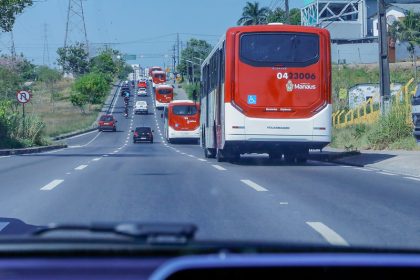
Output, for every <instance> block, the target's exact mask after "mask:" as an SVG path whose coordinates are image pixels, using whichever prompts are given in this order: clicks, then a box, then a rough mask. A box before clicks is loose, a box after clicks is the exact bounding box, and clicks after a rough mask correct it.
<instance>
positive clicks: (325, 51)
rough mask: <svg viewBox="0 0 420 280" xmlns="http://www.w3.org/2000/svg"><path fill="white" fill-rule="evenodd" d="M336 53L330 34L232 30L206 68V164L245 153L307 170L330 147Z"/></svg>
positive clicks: (289, 28)
mask: <svg viewBox="0 0 420 280" xmlns="http://www.w3.org/2000/svg"><path fill="white" fill-rule="evenodd" d="M330 57H331V51H330V35H329V32H328V31H327V30H326V29H321V28H315V27H306V26H295V25H257V26H241V27H233V28H229V29H228V30H227V32H226V34H225V35H224V36H223V37H222V38H221V40H220V41H219V43H218V44H217V45H216V46H215V47H214V49H213V50H212V51H211V53H210V54H209V55H208V57H207V58H206V59H205V60H204V62H203V64H202V68H201V83H202V92H201V117H200V118H201V122H200V123H201V135H200V137H201V145H202V147H203V149H204V152H205V156H206V157H217V159H218V161H223V160H232V159H237V158H239V157H240V155H241V154H244V153H268V154H269V156H270V158H273V159H281V158H282V157H283V156H284V159H285V160H286V161H288V162H305V161H306V160H307V157H308V153H309V149H322V148H323V147H325V146H326V145H327V144H328V143H329V142H330V141H331V114H332V107H331V60H330Z"/></svg>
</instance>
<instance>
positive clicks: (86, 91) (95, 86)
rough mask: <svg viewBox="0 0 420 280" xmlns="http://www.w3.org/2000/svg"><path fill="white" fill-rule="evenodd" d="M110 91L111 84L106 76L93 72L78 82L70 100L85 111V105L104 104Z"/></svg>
mask: <svg viewBox="0 0 420 280" xmlns="http://www.w3.org/2000/svg"><path fill="white" fill-rule="evenodd" d="M109 90H110V83H109V81H108V78H107V77H106V75H105V74H103V73H97V72H92V73H89V74H85V75H83V76H81V77H79V78H78V79H77V80H76V82H75V83H74V85H73V94H72V96H71V97H70V100H71V102H72V104H73V105H75V106H78V107H79V108H81V110H82V111H83V106H84V105H85V104H102V102H103V101H104V98H105V97H106V95H107V94H108V91H109Z"/></svg>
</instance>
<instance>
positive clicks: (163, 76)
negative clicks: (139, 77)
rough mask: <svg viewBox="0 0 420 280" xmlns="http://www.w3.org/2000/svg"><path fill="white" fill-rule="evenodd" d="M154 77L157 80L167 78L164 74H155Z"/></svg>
mask: <svg viewBox="0 0 420 280" xmlns="http://www.w3.org/2000/svg"><path fill="white" fill-rule="evenodd" d="M154 77H155V78H156V79H163V78H165V75H163V74H155V75H154Z"/></svg>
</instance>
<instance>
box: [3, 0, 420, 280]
mask: <svg viewBox="0 0 420 280" xmlns="http://www.w3.org/2000/svg"><path fill="white" fill-rule="evenodd" d="M18 1H24V0H18ZM27 1H29V0H27ZM60 1H61V0H60ZM89 1H91V0H88V1H87V2H89ZM92 1H93V2H95V0H92ZM217 1H218V2H217V3H222V2H223V5H226V9H233V8H235V9H237V8H238V3H239V2H240V1H239V0H234V2H235V3H236V4H235V5H233V4H232V3H230V4H228V3H225V2H224V1H219V0H217ZM30 2H31V4H30V5H29V6H28V7H30V6H31V5H32V1H30ZM34 2H35V1H34ZM61 2H63V1H61ZM65 2H66V4H68V5H69V8H68V17H69V18H68V21H67V23H66V24H67V25H69V24H70V25H71V20H70V19H71V18H70V15H71V14H72V13H75V11H76V10H77V9H79V8H80V7H82V6H83V5H86V4H84V3H83V4H82V2H84V1H76V0H69V1H68V2H67V0H66V1H65ZM129 2H130V1H129ZM146 2H147V1H146ZM163 2H165V1H163ZM242 2H243V3H242ZM242 2H241V3H240V4H241V6H240V7H239V11H242V16H241V17H238V19H235V21H233V22H231V23H229V22H228V21H227V20H226V21H225V22H224V21H222V20H220V21H221V22H223V25H222V27H220V28H219V27H218V28H216V27H214V30H215V31H214V32H216V31H220V32H219V33H220V34H218V35H217V37H216V36H214V35H210V34H201V33H193V32H192V33H188V32H185V33H182V32H176V33H173V34H171V35H170V36H172V37H173V38H175V40H174V41H171V42H170V44H171V45H170V52H169V54H167V53H164V54H163V55H162V54H160V53H159V54H158V52H159V51H160V49H159V47H161V45H163V44H166V43H167V42H168V41H165V40H169V39H168V38H169V37H170V36H169V35H161V34H159V32H163V31H162V30H166V29H168V28H169V29H171V28H172V27H171V26H169V25H170V24H171V23H172V24H173V25H174V26H176V25H177V24H178V23H177V22H169V21H168V20H167V19H166V18H165V17H164V16H162V17H159V18H154V19H153V20H152V19H150V21H146V22H150V26H151V27H154V28H155V29H156V30H154V29H152V30H151V31H150V36H149V37H146V35H144V36H140V35H138V34H136V35H133V34H132V33H130V35H129V36H130V37H129V39H130V40H128V39H127V40H125V41H123V40H120V41H118V42H112V43H111V42H107V43H104V44H103V45H104V48H97V49H95V50H93V47H92V45H95V44H96V45H100V44H99V43H92V44H91V45H90V46H88V45H87V43H88V40H87V37H86V41H85V42H82V43H80V42H77V43H72V42H71V40H67V36H68V35H67V32H70V31H71V29H67V27H66V40H65V41H66V44H65V47H63V48H58V49H57V64H56V65H58V66H57V67H58V68H57V69H55V68H54V67H55V66H54V67H50V66H48V65H47V62H45V61H46V59H44V60H45V61H44V62H45V63H44V64H43V65H39V66H35V65H34V68H33V69H31V70H27V68H30V66H28V65H29V64H30V62H29V60H24V59H23V58H22V61H20V62H19V63H18V62H16V59H18V58H16V57H13V59H10V61H9V60H8V58H7V56H5V57H4V62H2V61H0V89H1V90H4V91H5V95H4V96H5V97H4V98H3V97H0V147H1V149H0V198H1V203H0V213H1V214H0V255H1V256H2V258H0V279H3V278H4V279H49V278H51V279H88V278H103V279H125V278H127V279H134V278H136V279H207V278H209V279H210V278H211V279H278V278H280V277H301V276H302V277H316V278H321V277H322V278H333V277H334V278H338V277H341V278H344V277H348V276H349V277H352V278H356V277H372V278H373V277H374V278H381V279H382V278H384V279H387V278H397V277H398V278H403V277H407V276H408V275H410V276H414V277H416V276H415V275H420V234H419V232H420V216H419V214H418V213H419V211H420V203H419V201H420V169H419V166H420V165H419V164H418V163H420V160H419V159H420V152H419V148H418V143H417V142H416V137H418V136H419V133H420V132H419V131H420V128H419V125H420V109H419V107H420V105H419V104H420V101H419V100H420V89H419V87H418V85H420V84H419V83H418V81H417V72H413V71H412V70H413V68H411V67H412V65H408V64H409V63H408V64H402V63H401V64H398V65H397V66H395V67H391V70H389V72H390V73H384V72H383V69H386V68H381V69H379V68H378V66H377V63H375V64H373V63H371V64H369V65H368V66H356V65H350V63H349V64H348V65H346V62H344V63H343V61H342V59H341V58H338V59H337V49H338V48H340V44H341V45H343V44H347V43H348V41H349V40H347V39H346V40H347V41H346V40H345V39H340V38H339V39H337V33H336V32H337V31H336V29H334V28H336V27H337V26H339V24H341V23H342V22H343V21H346V20H348V21H352V24H356V22H358V21H361V19H362V18H364V17H366V18H367V19H369V20H370V19H373V18H374V17H375V16H376V17H379V16H381V15H380V14H379V13H378V12H377V11H376V10H375V11H376V12H377V14H374V13H373V12H372V13H369V16H367V14H366V13H368V12H366V11H365V10H369V9H370V8H371V6H375V7H376V5H377V4H378V5H381V3H382V2H384V0H379V2H378V3H377V2H376V1H369V0H349V1H329V0H319V1H304V2H305V4H304V5H303V4H302V5H301V6H298V5H297V4H296V3H293V4H292V3H290V4H291V5H293V8H292V9H291V10H289V2H291V1H287V0H285V1H262V2H264V3H262V4H264V5H267V7H265V6H263V7H261V6H258V5H259V2H252V3H251V2H245V1H242ZM266 2H269V3H268V4H267V3H266ZM280 2H281V3H284V8H283V6H280V4H279V3H280ZM293 2H295V1H293ZM296 2H297V1H296ZM302 2H303V1H302ZM332 2H334V3H332ZM344 2H346V3H347V2H348V3H350V4H351V5H350V4H349V5H347V6H345V5H344V4H343V3H344ZM373 2H374V3H373ZM388 2H389V3H388ZM388 2H387V1H385V2H384V3H382V4H384V5H385V4H386V6H384V7H385V8H387V9H389V11H390V13H391V12H392V13H394V14H396V13H397V12H399V11H401V10H403V9H409V8H410V9H413V10H410V11H408V10H407V11H406V12H405V16H406V17H410V16H412V17H414V18H415V19H419V20H420V6H419V5H420V3H414V2H415V1H414V2H413V3H408V4H407V3H400V4H398V3H397V4H398V5H397V6H392V5H391V2H393V1H388ZM397 2H398V1H397ZM419 2H420V1H419ZM95 3H97V1H96V2H95ZM165 3H168V2H167V1H166V2H165ZM183 3H184V4H185V1H184V2H183ZM320 3H321V4H320ZM23 4H24V3H23V2H22V5H23ZM155 4H156V3H155ZM155 4H154V5H155ZM231 4H232V5H233V6H234V7H230V5H231ZM342 4H343V5H344V6H343V7H341V6H342ZM2 5H6V4H0V8H1V7H2ZM25 5H28V4H25ZM37 5H43V3H39V4H38V3H37V4H36V5H35V6H34V9H35V8H36V7H37ZM109 5H112V4H109ZM145 5H146V4H145ZM147 5H149V3H147ZM150 5H151V4H150ZM165 5H166V4H165ZM165 5H162V7H158V9H160V10H161V11H160V12H162V13H163V14H165V12H164V10H165V9H166V6H165ZM191 5H192V6H194V5H195V4H194V5H193V4H191ZM203 5H204V4H203ZM282 5H283V4H282ZM295 5H296V6H295ZM319 5H321V6H319ZM401 5H402V6H401ZM404 5H412V6H404ZM155 6H156V5H155ZM155 6H154V7H155ZM213 6H215V5H210V6H206V7H207V8H208V9H209V11H210V9H215V8H216V7H213ZM219 6H220V5H219ZM242 6H244V7H243V9H242ZM315 6H316V7H317V9H321V8H322V9H324V10H325V11H326V10H329V13H331V15H330V17H331V18H333V20H332V19H331V18H330V17H328V18H327V19H325V21H327V20H330V21H327V22H330V23H328V24H323V22H320V23H319V24H311V21H310V20H313V18H312V17H310V16H308V13H309V12H311V11H312V12H313V11H318V10H316V9H315ZM112 7H113V8H114V9H117V8H118V7H117V6H115V7H114V6H112ZM194 7H195V6H194ZM311 7H312V8H311ZM340 7H341V8H342V10H340V9H341V8H340ZM361 7H362V8H363V9H362V8H361ZM393 7H394V8H395V7H396V8H395V9H393ZM15 8H16V7H15ZM107 8H108V7H106V6H103V5H102V4H100V5H99V6H98V7H97V12H98V13H99V12H101V11H102V9H103V10H105V9H107ZM155 8H156V7H155ZM379 8H381V7H379ZM379 8H378V11H381V10H380V9H379ZM382 8H383V7H382ZM22 9H23V8H22ZM174 9H175V8H174ZM358 9H362V10H361V11H359V10H358ZM133 10H134V9H133ZM149 10H153V9H152V8H150V9H149ZM292 10H294V11H293V12H292ZM353 10H355V11H356V12H357V13H356V12H355V11H353ZM417 10H418V12H417ZM191 11H193V10H191ZM253 11H254V12H255V13H254V12H253ZM404 11H405V10H404ZM411 11H412V12H413V13H414V14H411ZM21 12H22V11H21ZM19 13H20V12H19ZM127 13H130V14H131V13H132V11H129V12H127ZM334 13H336V15H335V14H334ZM83 14H84V13H83V7H82V8H81V11H80V12H77V13H76V16H77V17H79V16H82V17H83ZM333 14H334V15H333ZM356 14H357V16H356ZM417 14H418V17H416V16H417ZM205 16H207V15H203V18H204V17H205ZM317 16H318V17H325V14H323V12H321V13H320V14H319V15H317ZM334 16H335V17H337V18H336V19H337V20H335V18H334ZM145 17H149V15H147V16H145ZM225 17H231V15H230V14H224V13H223V12H220V18H221V19H222V18H225ZM297 19H298V20H297ZM101 20H102V17H101ZM113 20H114V19H113ZM115 20H117V19H115ZM136 20H137V19H136ZM178 20H179V21H180V22H184V25H183V28H187V27H191V28H193V26H191V24H190V23H188V24H187V23H185V21H183V20H185V17H183V18H180V19H178ZM399 20H404V19H402V17H400V18H399ZM410 22H411V21H410ZM235 23H236V24H235ZM180 24H181V23H180ZM196 24H197V25H201V26H202V27H201V28H204V27H206V28H208V25H209V24H210V23H206V24H204V23H202V22H196ZM376 24H377V25H378V26H379V25H380V24H379V23H377V22H376ZM404 24H405V25H398V24H397V23H395V22H389V24H388V25H389V30H390V31H389V32H388V34H387V35H388V36H390V39H389V40H390V42H391V41H392V40H393V37H392V36H394V35H395V34H397V35H395V36H396V37H395V38H398V40H401V42H403V41H407V44H408V46H410V45H409V44H411V43H412V42H414V41H415V40H411V41H410V40H409V39H410V38H408V39H407V38H404V37H403V36H402V35H401V34H407V33H404V32H402V31H401V28H403V27H404V26H405V27H407V22H405V23H404ZM161 25H162V26H163V27H164V29H162V30H161V29H160V28H161V27H160V26H161ZM218 25H219V23H218V24H217V26H218ZM127 26H128V24H125V25H124V26H123V27H124V28H127ZM363 26H364V25H363ZM363 26H360V28H358V29H357V30H359V29H360V30H362V31H363V32H365V33H366V34H367V33H368V32H370V31H369V30H368V27H367V26H369V28H370V27H372V26H374V24H373V23H372V24H370V25H366V26H365V27H363ZM163 27H162V28H163ZM0 28H3V27H1V21H0ZM84 28H85V29H84V32H80V34H82V35H83V34H85V35H86V27H84ZM133 28H134V27H133ZM174 28H175V27H174ZM177 28H178V27H177ZM347 28H349V29H350V28H351V26H350V27H347ZM363 28H365V29H366V30H364V29H363ZM372 28H373V27H372ZM413 28H414V27H413ZM416 28H420V27H419V26H417V27H416ZM110 30H111V29H110ZM159 30H160V31H159ZM171 30H172V29H171ZM191 30H195V29H191ZM206 30H207V29H206ZM340 30H341V29H340ZM342 30H345V29H342ZM413 30H414V29H413ZM141 31H142V32H149V31H148V30H141ZM351 31H352V32H353V33H354V32H355V31H354V30H353V29H352V30H351ZM97 32H98V34H100V33H103V32H104V31H103V30H102V29H98V30H97ZM107 32H108V31H107ZM107 32H105V33H107ZM109 32H111V31H109ZM122 32H123V31H122ZM194 32H196V31H194ZM203 32H204V31H203ZM206 32H207V31H206ZM349 32H350V31H349ZM372 32H373V31H372ZM376 32H380V30H379V31H378V28H377V29H376ZM418 32H420V29H419V30H418ZM344 33H345V32H344V31H343V34H344ZM353 33H352V34H353ZM80 34H79V35H80ZM147 34H149V33H147ZM162 34H163V33H162ZM366 34H365V35H366ZM393 34H394V35H393ZM410 34H411V33H410ZM416 34H417V33H416ZM98 36H99V35H98ZM136 36H137V37H139V38H141V39H137V37H136ZM366 36H367V35H366ZM376 36H377V38H376V39H372V38H373V35H372V36H370V37H369V36H367V37H366V38H368V39H363V40H362V39H360V38H359V39H357V40H356V39H355V42H352V43H353V44H357V48H359V54H358V57H359V60H360V63H359V64H363V61H362V60H363V59H362V58H361V57H362V55H365V54H361V53H360V49H362V50H363V48H364V47H366V48H368V47H369V46H370V45H369V46H363V47H362V46H361V44H363V43H368V44H373V43H376V44H379V43H378V42H379V41H378V40H379V39H378V36H380V35H378V34H376ZM82 37H83V36H82ZM133 37H135V38H134V39H133ZM172 37H170V38H172ZM180 37H181V41H182V40H184V41H185V42H184V43H186V42H188V43H186V44H184V43H183V42H180ZM209 38H213V39H209ZM395 38H394V39H395ZM82 39H83V38H82ZM411 39H412V38H411ZM417 39H418V38H417ZM206 40H208V41H206ZM381 40H382V39H381ZM395 40H396V39H395ZM209 42H211V43H209ZM419 42H420V41H419ZM172 44H173V45H172ZM413 44H414V43H413ZM416 44H417V43H416ZM418 44H420V43H418ZM148 45H153V46H152V47H150V48H151V49H150V53H147V52H144V50H143V48H144V49H147V46H148ZM394 45H395V44H394ZM394 45H392V44H390V46H389V48H390V49H391V48H392V47H395V46H394ZM396 45H398V44H396ZM134 46H135V47H134ZM168 46H169V45H168ZM168 46H166V45H165V48H166V49H168ZM341 47H343V46H341ZM119 48H121V49H124V48H126V50H123V51H121V50H120V49H119ZM130 48H131V49H130ZM350 49H352V50H355V49H356V47H354V48H350ZM132 50H135V51H132ZM129 52H132V53H139V54H138V55H135V54H130V53H129ZM165 52H167V51H166V50H165ZM44 53H47V51H45V52H44ZM338 53H339V52H338ZM341 55H343V56H344V55H346V53H345V52H342V54H341ZM397 55H399V53H398V52H397ZM397 55H396V56H397ZM387 56H388V53H387V54H385V53H383V54H381V56H379V57H380V58H379V59H385V58H384V57H386V59H388V57H387ZM22 57H23V55H22ZM351 57H352V56H351V55H348V56H347V59H349V58H351ZM397 58H398V57H397ZM397 58H396V59H397ZM411 58H413V56H411ZM19 59H20V58H19ZM19 59H18V60H19ZM375 59H378V53H375ZM413 59H414V60H413V61H411V62H412V64H413V65H414V67H416V66H415V65H416V64H415V63H416V59H417V57H414V58H413ZM387 62H388V61H387ZM411 62H410V63H411ZM25 63H26V64H25ZM395 63H399V62H398V61H397V62H395ZM404 63H407V62H406V61H404ZM343 64H344V65H343ZM353 64H354V63H353ZM22 65H23V66H22ZM407 65H408V66H407ZM382 66H383V65H382ZM404 67H406V68H404ZM53 68H54V69H53ZM403 68H404V69H403ZM16 69H19V70H16ZM401 69H403V70H401ZM407 69H408V70H407ZM415 69H417V68H414V70H415ZM1 71H3V72H1ZM7 71H12V72H10V73H9V72H7ZM13 71H15V72H16V73H15V72H13ZM19 71H20V72H22V73H21V74H19V75H21V76H22V77H21V78H19V77H20V76H19V77H18V74H17V73H18V72H19ZM398 71H402V72H398ZM353 72H354V73H353ZM3 73H4V75H3ZM6 74H7V75H6ZM15 74H16V76H13V75H15ZM387 75H388V76H390V77H388V79H389V81H391V82H392V83H395V84H398V86H396V87H395V88H397V89H398V91H397V92H395V93H392V92H390V93H389V96H388V97H389V99H386V98H385V97H387V96H386V95H379V94H380V92H375V90H376V88H378V89H380V90H382V91H383V88H384V84H385V83H384V82H383V80H384V79H385V78H386V76H387ZM378 76H380V79H379V78H378ZM10 77H12V78H13V79H12V81H11V82H10V81H9V80H8V79H9V78H10ZM19 79H20V80H19ZM373 79H378V81H376V80H375V81H373ZM398 79H400V80H398ZM29 80H30V82H28V81H29ZM18 81H20V82H21V84H22V85H21V84H19V88H17V90H13V92H12V94H9V93H7V92H6V91H7V89H6V86H3V84H5V85H8V87H9V88H13V86H15V85H16V84H18ZM389 81H388V82H389ZM376 82H378V85H377V84H376ZM2 83H3V84H2ZM362 84H363V86H362ZM23 85H24V86H23ZM364 90H365V92H364ZM382 93H383V92H381V94H382ZM1 94H2V93H1V92H0V95H1ZM7 94H9V95H7ZM10 96H12V97H10ZM2 98H3V99H2ZM11 98H12V99H13V102H14V103H13V102H12V101H11ZM350 99H352V100H350ZM350 101H351V102H350ZM387 102H388V103H387ZM350 104H351V106H350ZM384 104H385V105H384ZM353 105H354V106H353ZM352 106H353V107H352ZM92 123H93V124H92ZM14 126H15V127H14ZM407 147H408V148H407ZM3 148H4V149H3ZM410 273H411V274H410Z"/></svg>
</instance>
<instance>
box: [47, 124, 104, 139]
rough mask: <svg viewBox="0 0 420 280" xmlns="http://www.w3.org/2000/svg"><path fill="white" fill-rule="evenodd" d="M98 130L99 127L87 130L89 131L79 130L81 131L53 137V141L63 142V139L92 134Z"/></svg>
mask: <svg viewBox="0 0 420 280" xmlns="http://www.w3.org/2000/svg"><path fill="white" fill-rule="evenodd" d="M97 129H98V128H97V127H92V128H87V129H84V130H79V131H76V132H71V133H68V134H64V135H58V136H55V137H53V138H52V140H53V141H57V140H62V139H66V138H70V137H73V136H77V135H80V134H84V133H87V132H91V131H94V130H97Z"/></svg>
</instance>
